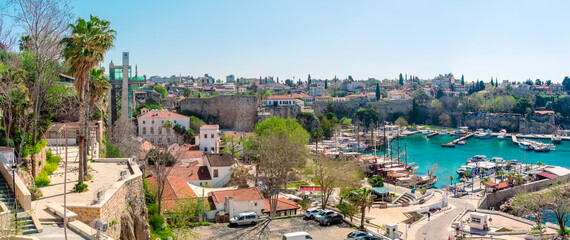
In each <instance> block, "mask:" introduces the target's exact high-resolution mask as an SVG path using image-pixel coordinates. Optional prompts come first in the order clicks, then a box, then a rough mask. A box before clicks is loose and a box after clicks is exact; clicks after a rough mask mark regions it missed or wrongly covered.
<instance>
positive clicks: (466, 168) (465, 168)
mask: <svg viewBox="0 0 570 240" xmlns="http://www.w3.org/2000/svg"><path fill="white" fill-rule="evenodd" d="M465 171H470V172H472V173H473V166H470V165H463V166H461V167H459V169H457V171H455V172H456V173H457V175H459V177H462V176H463V173H465Z"/></svg>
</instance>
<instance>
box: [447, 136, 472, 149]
mask: <svg viewBox="0 0 570 240" xmlns="http://www.w3.org/2000/svg"><path fill="white" fill-rule="evenodd" d="M474 135H475V133H468V134H467V135H465V136H463V137H460V138H458V139H455V140H453V141H451V142H449V143H442V144H441V147H449V148H454V147H455V145H456V144H457V142H459V141H464V140H467V139H469V138H471V137H473V136H474Z"/></svg>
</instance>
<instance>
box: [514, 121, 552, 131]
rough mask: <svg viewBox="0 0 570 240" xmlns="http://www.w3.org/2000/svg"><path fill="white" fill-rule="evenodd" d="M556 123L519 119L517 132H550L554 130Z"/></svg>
mask: <svg viewBox="0 0 570 240" xmlns="http://www.w3.org/2000/svg"><path fill="white" fill-rule="evenodd" d="M556 130H557V129H556V125H554V124H552V123H550V122H528V121H526V120H524V121H521V123H520V127H519V132H520V133H523V134H552V133H554V132H556Z"/></svg>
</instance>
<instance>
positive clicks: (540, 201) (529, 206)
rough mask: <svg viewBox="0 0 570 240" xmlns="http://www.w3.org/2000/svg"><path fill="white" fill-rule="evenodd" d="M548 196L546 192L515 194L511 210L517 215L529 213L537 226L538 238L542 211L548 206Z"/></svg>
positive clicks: (542, 215)
mask: <svg viewBox="0 0 570 240" xmlns="http://www.w3.org/2000/svg"><path fill="white" fill-rule="evenodd" d="M548 198H549V197H548V196H547V195H546V194H534V193H522V194H519V195H518V196H516V199H515V202H514V203H513V210H514V212H515V213H517V214H518V215H530V216H532V217H533V218H534V222H535V223H536V226H537V227H538V232H539V234H540V239H542V235H543V230H542V221H543V219H544V211H543V210H545V209H547V207H548V206H549V199H548Z"/></svg>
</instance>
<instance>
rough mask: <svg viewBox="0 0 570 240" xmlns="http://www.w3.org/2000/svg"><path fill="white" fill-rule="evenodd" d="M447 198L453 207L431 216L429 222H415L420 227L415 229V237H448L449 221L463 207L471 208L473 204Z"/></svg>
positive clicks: (435, 238) (435, 239)
mask: <svg viewBox="0 0 570 240" xmlns="http://www.w3.org/2000/svg"><path fill="white" fill-rule="evenodd" d="M448 199H449V203H450V204H453V205H454V206H455V208H453V209H451V210H449V211H448V212H446V213H440V214H439V215H437V216H434V218H432V219H431V221H429V222H427V220H423V222H420V223H417V224H418V225H416V226H421V227H420V228H419V229H418V230H417V231H416V236H415V239H418V240H423V239H429V240H431V239H434V240H437V239H448V237H449V230H448V228H449V227H450V226H451V222H452V221H453V219H454V218H455V217H456V216H457V214H459V213H460V212H461V210H463V208H473V205H471V203H469V202H467V201H465V200H462V199H457V198H448ZM409 239H412V238H409Z"/></svg>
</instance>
